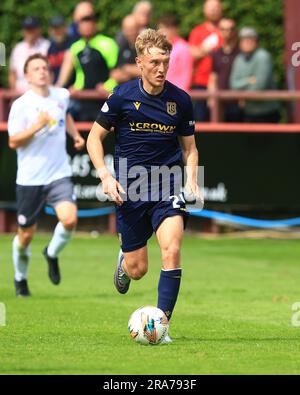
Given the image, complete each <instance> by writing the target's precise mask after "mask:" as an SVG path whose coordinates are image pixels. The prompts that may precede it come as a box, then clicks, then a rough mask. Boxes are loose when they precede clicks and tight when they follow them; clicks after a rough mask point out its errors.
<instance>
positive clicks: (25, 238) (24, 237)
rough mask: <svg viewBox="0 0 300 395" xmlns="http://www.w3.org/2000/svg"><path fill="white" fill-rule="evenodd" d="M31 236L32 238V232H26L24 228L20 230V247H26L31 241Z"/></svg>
mask: <svg viewBox="0 0 300 395" xmlns="http://www.w3.org/2000/svg"><path fill="white" fill-rule="evenodd" d="M32 238H33V234H32V232H28V231H26V230H24V231H22V234H21V235H20V237H19V240H20V243H21V245H22V247H28V246H29V244H30V243H31V240H32Z"/></svg>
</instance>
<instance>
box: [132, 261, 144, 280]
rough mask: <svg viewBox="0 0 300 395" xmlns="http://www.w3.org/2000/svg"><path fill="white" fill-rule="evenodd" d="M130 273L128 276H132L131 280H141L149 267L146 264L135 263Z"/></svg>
mask: <svg viewBox="0 0 300 395" xmlns="http://www.w3.org/2000/svg"><path fill="white" fill-rule="evenodd" d="M129 271H130V273H128V274H129V275H130V278H132V279H133V280H140V279H141V278H142V277H144V275H145V274H146V273H147V271H148V267H147V265H146V264H143V265H141V264H138V263H135V264H132V265H131V266H130V267H129Z"/></svg>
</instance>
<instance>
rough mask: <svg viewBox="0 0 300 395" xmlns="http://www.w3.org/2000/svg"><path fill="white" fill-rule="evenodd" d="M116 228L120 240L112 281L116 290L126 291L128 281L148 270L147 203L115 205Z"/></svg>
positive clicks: (137, 277) (149, 228)
mask: <svg viewBox="0 0 300 395" xmlns="http://www.w3.org/2000/svg"><path fill="white" fill-rule="evenodd" d="M116 214H117V228H118V233H119V237H120V241H121V250H120V253H119V258H118V265H117V268H116V270H115V275H114V283H115V287H116V289H117V290H118V292H120V293H122V294H124V293H126V292H127V291H128V289H129V285H130V281H131V279H133V280H139V279H140V278H142V277H143V276H144V275H145V274H146V273H147V270H148V254H147V241H148V239H149V238H150V237H151V235H152V233H153V230H152V225H151V221H150V218H149V216H148V215H147V205H146V204H142V205H135V204H134V203H132V202H125V203H123V205H122V206H120V207H117V211H116Z"/></svg>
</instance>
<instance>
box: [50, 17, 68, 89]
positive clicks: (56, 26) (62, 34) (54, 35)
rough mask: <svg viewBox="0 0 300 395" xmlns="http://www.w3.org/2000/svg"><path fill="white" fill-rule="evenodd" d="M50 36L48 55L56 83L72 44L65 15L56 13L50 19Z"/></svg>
mask: <svg viewBox="0 0 300 395" xmlns="http://www.w3.org/2000/svg"><path fill="white" fill-rule="evenodd" d="M49 38H50V46H49V49H48V55H47V56H48V60H49V65H50V68H51V72H52V77H53V81H52V82H53V83H56V81H57V78H58V75H59V71H60V68H61V65H62V62H63V60H64V54H65V51H66V50H67V49H68V48H70V46H71V44H72V41H71V37H70V36H69V35H68V34H67V26H66V23H65V19H64V17H63V16H61V15H56V16H54V17H53V18H51V19H50V21H49Z"/></svg>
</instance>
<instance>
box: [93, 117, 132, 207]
mask: <svg viewBox="0 0 300 395" xmlns="http://www.w3.org/2000/svg"><path fill="white" fill-rule="evenodd" d="M108 133H109V131H108V130H106V129H105V128H104V127H103V126H101V125H99V124H98V123H97V122H94V124H93V126H92V129H91V131H90V133H89V136H88V139H87V144H86V147H87V151H88V154H89V156H90V158H91V161H92V163H93V165H94V167H95V168H96V170H97V173H98V175H99V177H100V179H101V181H102V185H103V192H104V193H106V194H108V195H109V196H110V197H111V198H112V200H113V201H114V202H116V203H117V204H119V205H120V204H122V203H123V199H122V197H121V196H120V194H119V192H121V193H125V191H124V190H123V188H122V186H121V185H120V183H119V182H118V181H117V180H116V179H115V178H114V177H113V176H112V175H111V174H110V172H109V170H108V169H107V167H106V165H105V161H104V147H103V141H104V139H105V137H106V136H107V135H108Z"/></svg>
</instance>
